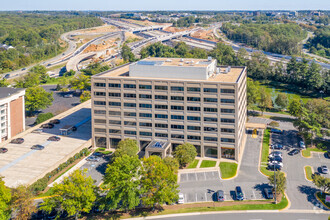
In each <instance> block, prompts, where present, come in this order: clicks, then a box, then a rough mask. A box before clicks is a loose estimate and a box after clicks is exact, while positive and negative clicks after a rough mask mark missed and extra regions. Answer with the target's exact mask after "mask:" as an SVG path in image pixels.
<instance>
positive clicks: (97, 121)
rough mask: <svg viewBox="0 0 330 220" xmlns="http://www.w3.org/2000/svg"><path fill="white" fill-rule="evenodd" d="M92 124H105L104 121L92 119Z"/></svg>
mask: <svg viewBox="0 0 330 220" xmlns="http://www.w3.org/2000/svg"><path fill="white" fill-rule="evenodd" d="M94 123H96V124H105V123H106V120H104V119H94Z"/></svg>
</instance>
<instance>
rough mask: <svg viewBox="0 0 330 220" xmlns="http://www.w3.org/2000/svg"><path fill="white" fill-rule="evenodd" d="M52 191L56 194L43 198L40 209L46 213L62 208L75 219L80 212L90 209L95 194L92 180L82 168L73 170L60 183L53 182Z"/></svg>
mask: <svg viewBox="0 0 330 220" xmlns="http://www.w3.org/2000/svg"><path fill="white" fill-rule="evenodd" d="M53 192H54V194H55V195H57V196H54V197H51V198H48V199H45V201H44V202H43V203H42V206H41V208H40V209H41V210H44V211H46V212H48V213H50V212H51V211H52V210H54V209H57V210H64V211H66V212H67V213H68V215H74V216H75V219H78V217H79V216H80V213H81V212H87V213H88V212H89V211H90V210H91V209H92V207H93V204H94V201H95V200H96V196H97V191H96V186H95V185H94V180H93V179H92V177H90V176H87V175H86V171H82V170H75V171H74V172H73V173H72V174H71V175H70V176H69V177H65V178H64V180H63V182H62V183H61V184H57V183H55V184H54V187H53Z"/></svg>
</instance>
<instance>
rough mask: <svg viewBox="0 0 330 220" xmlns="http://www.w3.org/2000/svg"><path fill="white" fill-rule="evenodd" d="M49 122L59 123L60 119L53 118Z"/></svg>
mask: <svg viewBox="0 0 330 220" xmlns="http://www.w3.org/2000/svg"><path fill="white" fill-rule="evenodd" d="M49 123H51V124H59V123H61V121H60V119H53V120H51V121H50V122H49Z"/></svg>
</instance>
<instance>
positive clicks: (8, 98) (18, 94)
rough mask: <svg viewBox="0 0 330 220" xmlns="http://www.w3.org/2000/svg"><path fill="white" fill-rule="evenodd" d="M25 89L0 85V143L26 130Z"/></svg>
mask: <svg viewBox="0 0 330 220" xmlns="http://www.w3.org/2000/svg"><path fill="white" fill-rule="evenodd" d="M24 95H25V90H24V89H15V88H8V87H0V143H1V142H2V141H5V140H7V139H10V138H11V137H13V136H15V135H16V134H18V133H20V132H22V131H24V130H25V109H24V108H25V107H24V105H25V104H24Z"/></svg>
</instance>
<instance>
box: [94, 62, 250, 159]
mask: <svg viewBox="0 0 330 220" xmlns="http://www.w3.org/2000/svg"><path fill="white" fill-rule="evenodd" d="M246 114H247V111H246V67H230V66H217V62H216V60H215V59H211V58H209V59H181V58H155V57H152V58H146V59H143V60H141V61H138V62H135V63H131V64H127V65H124V66H120V67H118V68H115V69H111V70H109V71H106V72H103V73H100V74H98V75H95V76H93V77H92V118H93V120H92V128H93V146H94V147H106V148H115V147H116V145H117V144H118V142H119V141H120V140H122V139H125V138H131V139H136V140H137V141H138V143H139V144H140V149H141V150H142V151H144V150H145V148H146V146H147V145H148V144H150V143H151V142H153V141H159V142H167V143H169V145H170V147H167V148H166V152H163V153H162V152H160V151H159V150H158V151H155V152H150V150H152V147H150V148H148V154H147V155H152V154H158V155H160V156H162V157H163V156H164V155H167V154H169V153H170V152H171V151H172V150H173V149H175V147H176V146H178V145H180V144H182V143H185V142H188V143H191V144H193V145H194V146H195V147H196V149H197V152H198V154H199V156H201V157H215V158H227V159H234V160H238V158H239V156H240V154H241V153H242V146H241V145H242V144H243V143H242V142H243V139H244V138H245V135H244V131H245V122H246V117H247V115H246ZM164 149H165V148H164Z"/></svg>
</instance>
